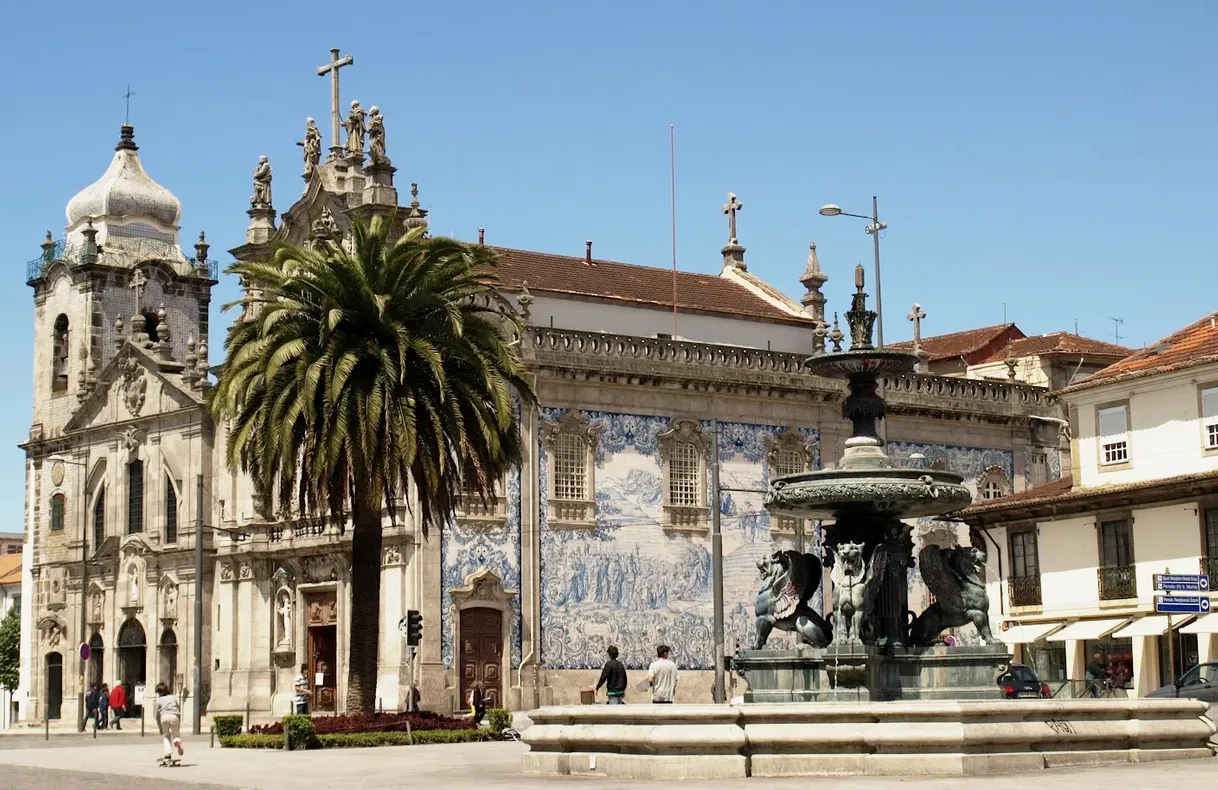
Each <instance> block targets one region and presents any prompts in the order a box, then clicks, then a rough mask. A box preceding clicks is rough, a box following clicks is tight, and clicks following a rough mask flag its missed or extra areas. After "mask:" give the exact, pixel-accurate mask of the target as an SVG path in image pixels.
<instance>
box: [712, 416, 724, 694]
mask: <svg viewBox="0 0 1218 790" xmlns="http://www.w3.org/2000/svg"><path fill="white" fill-rule="evenodd" d="M710 453H711V497H710V499H711V606H713V607H714V609H715V614H714V619H713V622H714V640H715V702H716V703H719V704H722V703H724V702H726V701H727V689H726V687H725V680H726V678H725V674H726V673H725V671H724V663H725V660H724V654H723V531H722V530H721V526H722V525H721V524H720V515H721V512H720V503H719V421H718V420H717V419H712V420H711V443H710Z"/></svg>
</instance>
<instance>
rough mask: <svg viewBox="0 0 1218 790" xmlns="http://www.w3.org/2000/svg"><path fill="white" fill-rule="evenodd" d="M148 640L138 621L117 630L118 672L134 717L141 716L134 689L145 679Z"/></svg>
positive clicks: (129, 621)
mask: <svg viewBox="0 0 1218 790" xmlns="http://www.w3.org/2000/svg"><path fill="white" fill-rule="evenodd" d="M147 660H148V640H147V637H145V636H144V626H142V625H140V621H139V620H128V621H127V622H125V623H123V627H122V628H120V629H119V630H118V672H119V677H120V678H122V683H123V690H124V691H126V692H127V699H128V700H130V701H131V707H132V712H133V714H134V715H135V716H140V715H143V708H142V706H139V705H135V687H136V686H142V685H144V681H145V680H146V679H147Z"/></svg>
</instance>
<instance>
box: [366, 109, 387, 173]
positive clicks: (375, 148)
mask: <svg viewBox="0 0 1218 790" xmlns="http://www.w3.org/2000/svg"><path fill="white" fill-rule="evenodd" d="M368 156H369V157H370V158H371V159H372V165H373V166H374V167H389V165H390V162H389V157H388V156H387V155H386V154H385V118H384V116H382V115H381V110H380V108H379V107H376V106H373V107H371V108H370V109H369V110H368Z"/></svg>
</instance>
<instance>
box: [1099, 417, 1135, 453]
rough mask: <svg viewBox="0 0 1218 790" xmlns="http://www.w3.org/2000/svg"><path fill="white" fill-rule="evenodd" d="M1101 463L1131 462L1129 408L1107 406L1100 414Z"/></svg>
mask: <svg viewBox="0 0 1218 790" xmlns="http://www.w3.org/2000/svg"><path fill="white" fill-rule="evenodd" d="M1098 422H1099V435H1100V463H1101V464H1104V465H1107V464H1123V463H1125V462H1127V461H1128V460H1129V406H1128V405H1127V404H1124V403H1122V404H1120V405H1118V406H1107V407H1105V408H1102V409H1100V410H1099V412H1098Z"/></svg>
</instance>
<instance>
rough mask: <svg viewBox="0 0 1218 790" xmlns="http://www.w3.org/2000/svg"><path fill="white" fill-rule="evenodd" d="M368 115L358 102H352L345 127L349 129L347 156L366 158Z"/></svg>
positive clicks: (344, 122) (344, 123)
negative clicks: (365, 143) (365, 144)
mask: <svg viewBox="0 0 1218 790" xmlns="http://www.w3.org/2000/svg"><path fill="white" fill-rule="evenodd" d="M367 117H368V114H367V113H365V112H364V108H362V107H360V106H359V102H358V101H352V102H351V112H350V113H349V114H348V115H347V120H345V121H343V126H344V127H346V129H347V156H357V157H359V158H360V159H363V158H364V134H365V133H366V132H367V125H366V118H367Z"/></svg>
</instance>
